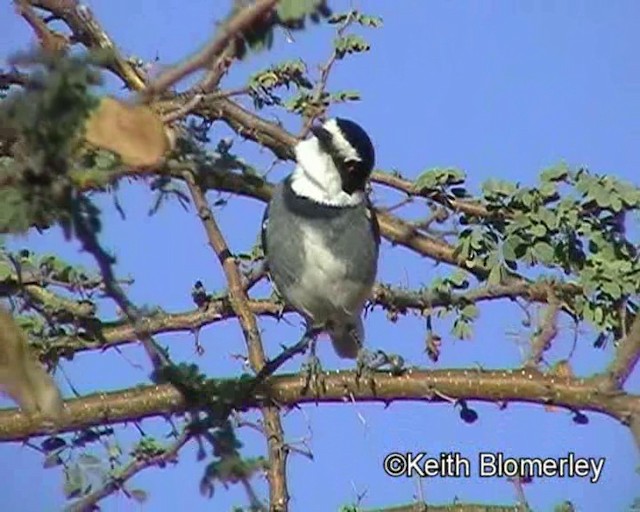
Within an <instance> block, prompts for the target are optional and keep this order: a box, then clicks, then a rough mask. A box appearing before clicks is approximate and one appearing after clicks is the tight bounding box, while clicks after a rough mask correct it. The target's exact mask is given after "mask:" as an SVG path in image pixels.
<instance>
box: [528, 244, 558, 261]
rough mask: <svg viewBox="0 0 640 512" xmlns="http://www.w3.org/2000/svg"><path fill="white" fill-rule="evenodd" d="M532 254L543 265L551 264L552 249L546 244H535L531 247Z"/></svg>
mask: <svg viewBox="0 0 640 512" xmlns="http://www.w3.org/2000/svg"><path fill="white" fill-rule="evenodd" d="M533 254H534V256H535V257H536V258H537V259H538V260H540V262H541V263H543V264H545V265H550V264H552V263H553V257H554V252H553V247H551V245H550V244H548V243H547V242H536V244H535V245H534V246H533Z"/></svg>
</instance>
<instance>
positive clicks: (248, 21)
mask: <svg viewBox="0 0 640 512" xmlns="http://www.w3.org/2000/svg"><path fill="white" fill-rule="evenodd" d="M276 3H277V0H258V1H257V2H255V3H254V4H251V5H250V6H249V7H246V8H245V9H242V10H241V11H239V12H238V13H237V14H236V15H235V16H234V17H233V18H231V19H230V20H229V21H228V22H227V23H226V24H225V25H224V26H223V27H222V28H221V29H220V32H219V33H218V34H217V35H216V37H215V38H214V39H213V40H212V41H211V42H210V43H209V44H207V45H206V46H205V47H204V48H203V49H202V50H200V51H199V52H197V53H196V54H194V55H192V56H191V57H189V58H187V59H184V60H183V61H181V62H180V63H179V64H177V65H176V66H174V67H173V68H171V69H169V70H167V71H166V72H165V73H163V74H162V75H160V76H159V77H158V78H157V79H156V80H154V81H153V82H151V83H150V84H149V85H148V86H147V87H146V89H145V90H144V95H145V96H146V97H147V98H149V97H151V96H153V95H157V94H159V93H161V92H163V91H165V90H167V89H169V87H171V86H172V85H173V84H175V83H176V82H178V81H179V80H182V79H183V78H184V77H186V76H187V75H190V74H191V73H193V72H195V71H197V70H199V69H202V68H206V67H207V66H209V65H211V64H212V63H213V61H214V59H215V58H216V57H217V56H219V55H220V54H221V53H222V52H223V51H224V50H225V49H226V48H227V45H228V44H229V42H230V41H231V40H232V39H234V38H235V37H237V36H239V35H240V34H241V33H242V32H244V31H245V30H246V29H248V28H249V27H251V26H252V25H253V24H254V23H256V22H257V21H258V20H259V19H261V18H264V17H265V16H266V15H267V14H268V13H269V12H270V11H271V10H272V9H273V8H274V7H275V5H276Z"/></svg>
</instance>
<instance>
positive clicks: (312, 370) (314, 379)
mask: <svg viewBox="0 0 640 512" xmlns="http://www.w3.org/2000/svg"><path fill="white" fill-rule="evenodd" d="M302 371H303V373H304V374H305V383H304V393H306V392H307V391H308V390H309V389H310V388H312V389H313V391H314V394H315V396H316V397H319V396H320V394H321V392H322V391H323V390H324V387H325V386H324V377H323V375H322V363H321V362H320V358H319V357H318V356H317V355H316V339H315V337H313V338H312V339H311V343H310V351H309V357H308V358H307V361H306V362H305V363H304V364H303V365H302Z"/></svg>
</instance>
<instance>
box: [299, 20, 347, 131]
mask: <svg viewBox="0 0 640 512" xmlns="http://www.w3.org/2000/svg"><path fill="white" fill-rule="evenodd" d="M353 14H354V13H353V11H350V12H349V14H348V15H347V18H346V19H345V20H344V22H343V23H342V24H341V25H340V27H339V28H338V30H337V33H338V37H342V35H343V34H344V31H345V30H346V29H347V27H348V26H349V25H351V23H353V20H354V17H353ZM337 59H338V52H337V51H336V50H335V49H334V50H333V51H332V52H331V56H330V57H329V59H328V60H327V62H326V63H325V64H324V65H323V66H322V67H321V68H320V80H318V81H317V82H316V87H315V91H314V92H313V99H312V103H319V102H320V100H321V99H322V95H323V94H324V92H325V91H326V89H327V82H328V81H329V75H330V74H331V69H332V68H333V65H334V64H335V62H336V60H337ZM325 112H326V108H324V107H323V108H321V109H316V110H314V111H313V113H312V114H311V115H310V116H309V117H308V118H307V120H306V122H305V123H304V127H303V128H302V131H301V132H300V135H299V136H298V138H300V139H304V138H305V137H306V136H307V135H308V134H309V130H311V126H312V125H313V122H314V121H315V120H316V119H318V118H319V117H321V116H322V115H324V113H325Z"/></svg>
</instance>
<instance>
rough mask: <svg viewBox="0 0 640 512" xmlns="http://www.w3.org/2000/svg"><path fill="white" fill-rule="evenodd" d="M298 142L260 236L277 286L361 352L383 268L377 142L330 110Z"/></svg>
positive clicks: (311, 324)
mask: <svg viewBox="0 0 640 512" xmlns="http://www.w3.org/2000/svg"><path fill="white" fill-rule="evenodd" d="M310 132H311V136H310V137H308V138H306V139H304V140H302V141H299V142H298V143H297V144H296V145H295V146H294V148H293V149H294V153H295V160H296V166H295V169H294V170H293V172H292V173H291V174H289V175H288V176H287V177H286V178H285V179H284V180H282V181H281V182H280V183H279V184H278V185H276V187H274V191H273V194H272V197H271V200H270V201H269V203H268V205H267V207H266V208H265V211H264V215H263V220H262V230H261V239H262V247H263V251H264V255H265V263H266V269H267V271H268V275H269V277H270V279H271V282H272V283H273V285H274V287H275V289H276V291H277V292H278V294H279V295H280V296H282V297H283V299H284V301H285V302H286V303H287V304H288V305H290V306H291V307H292V308H293V309H294V310H296V311H297V312H298V313H300V314H301V315H302V316H303V317H304V319H305V320H306V325H307V331H306V333H312V342H313V343H312V345H311V347H312V354H314V355H315V336H316V335H317V334H318V333H319V332H322V331H324V332H327V333H328V334H329V337H330V338H331V341H332V344H333V348H334V351H335V353H336V354H337V355H338V356H339V357H340V358H342V359H357V358H358V357H359V356H360V354H361V349H363V344H364V337H365V331H364V325H363V322H362V312H363V309H364V306H365V304H366V301H367V300H368V299H369V297H370V296H371V292H372V288H373V284H374V282H375V279H376V275H377V271H378V256H379V246H380V228H379V225H378V220H377V218H376V215H375V210H374V209H373V207H372V205H371V202H370V201H369V198H368V195H367V190H366V188H367V183H368V180H369V178H370V176H371V172H372V170H373V166H374V163H375V149H374V146H373V143H372V141H371V139H370V137H369V135H368V134H367V132H366V131H365V130H364V129H363V128H362V127H361V126H360V125H359V124H357V123H356V122H355V121H352V120H349V119H344V118H339V117H336V118H331V119H329V120H327V121H326V122H324V123H323V124H321V125H320V124H317V125H313V126H312V127H311V128H310Z"/></svg>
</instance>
